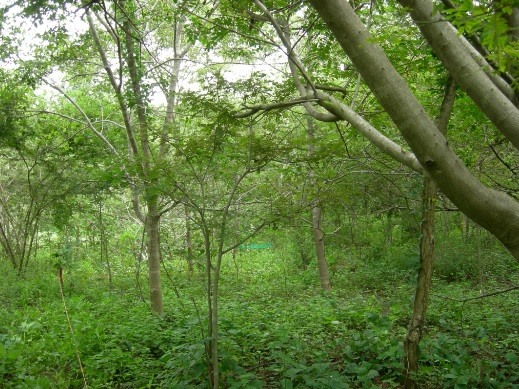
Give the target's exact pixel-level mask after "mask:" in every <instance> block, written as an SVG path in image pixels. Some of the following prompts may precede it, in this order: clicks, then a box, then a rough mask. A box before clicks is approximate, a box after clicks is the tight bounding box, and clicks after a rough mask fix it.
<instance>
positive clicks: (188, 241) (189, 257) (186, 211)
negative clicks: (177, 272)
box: [184, 205, 195, 275]
mask: <svg viewBox="0 0 519 389" xmlns="http://www.w3.org/2000/svg"><path fill="white" fill-rule="evenodd" d="M184 214H185V216H186V248H187V253H186V254H187V269H188V271H189V274H190V275H192V274H193V272H194V270H195V266H194V261H193V240H192V239H191V222H190V220H189V219H190V215H189V208H188V207H187V205H184Z"/></svg>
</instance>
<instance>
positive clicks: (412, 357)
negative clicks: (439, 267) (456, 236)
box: [404, 177, 437, 389]
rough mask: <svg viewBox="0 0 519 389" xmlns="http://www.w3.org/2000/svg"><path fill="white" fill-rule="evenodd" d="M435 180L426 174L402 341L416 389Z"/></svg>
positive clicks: (410, 387) (408, 382)
mask: <svg viewBox="0 0 519 389" xmlns="http://www.w3.org/2000/svg"><path fill="white" fill-rule="evenodd" d="M436 191H437V188H436V184H435V183H434V181H433V180H432V179H431V178H429V177H425V178H424V191H423V199H422V201H423V213H422V216H423V219H422V225H421V228H420V232H421V235H420V270H419V271H418V281H417V286H416V292H415V297H414V304H413V314H412V316H411V320H410V323H409V327H408V329H407V335H406V338H405V341H404V367H405V388H406V389H415V388H417V384H416V382H415V380H414V377H413V375H414V374H415V373H416V372H417V371H418V358H419V349H418V345H419V343H420V340H421V339H422V335H423V331H424V324H425V315H426V313H427V306H428V303H429V290H430V287H431V277H432V270H433V259H434V202H435V199H436Z"/></svg>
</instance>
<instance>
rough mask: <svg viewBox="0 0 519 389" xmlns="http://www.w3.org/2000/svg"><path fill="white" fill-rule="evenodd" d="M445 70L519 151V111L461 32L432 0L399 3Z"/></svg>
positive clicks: (411, 0) (412, 0)
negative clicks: (465, 40) (461, 37)
mask: <svg viewBox="0 0 519 389" xmlns="http://www.w3.org/2000/svg"><path fill="white" fill-rule="evenodd" d="M399 3H400V4H401V5H402V6H403V7H406V8H407V9H409V14H410V15H411V17H412V18H413V20H414V21H415V24H416V25H417V26H418V27H419V28H420V31H421V32H422V34H423V35H424V37H425V39H427V42H429V45H430V46H431V48H432V49H433V50H434V52H435V54H436V55H437V56H438V58H439V59H440V60H441V61H442V63H443V65H444V66H445V68H446V69H447V70H448V71H449V73H450V74H451V75H452V77H453V78H454V81H456V84H457V85H459V86H460V88H461V89H463V91H464V92H466V93H467V95H469V96H470V98H471V99H472V101H474V103H476V105H477V106H478V107H479V109H480V110H481V111H482V112H483V113H484V114H485V115H486V116H487V117H488V118H489V119H490V120H491V121H492V123H494V125H495V126H496V127H497V128H498V129H499V131H501V133H502V134H503V135H504V136H506V138H507V139H508V140H509V141H510V142H511V143H512V144H513V145H514V147H515V148H516V149H518V150H519V110H518V109H517V107H516V106H515V105H514V103H513V102H512V101H510V100H509V99H508V97H506V96H505V95H504V94H503V93H502V92H501V91H500V90H499V88H497V87H496V85H495V84H494V83H493V82H492V81H491V80H490V78H488V76H487V75H486V74H485V71H484V69H482V68H481V67H480V66H479V65H478V64H477V62H476V61H475V60H474V58H473V57H472V56H471V55H470V53H469V52H468V51H467V50H466V49H465V47H464V45H463V43H462V41H461V39H460V37H459V34H458V31H457V30H456V29H455V28H454V26H452V25H451V24H450V23H449V22H448V21H446V20H445V19H444V18H443V17H442V16H441V14H440V12H438V11H435V9H434V7H435V6H434V4H433V3H432V1H430V0H399Z"/></svg>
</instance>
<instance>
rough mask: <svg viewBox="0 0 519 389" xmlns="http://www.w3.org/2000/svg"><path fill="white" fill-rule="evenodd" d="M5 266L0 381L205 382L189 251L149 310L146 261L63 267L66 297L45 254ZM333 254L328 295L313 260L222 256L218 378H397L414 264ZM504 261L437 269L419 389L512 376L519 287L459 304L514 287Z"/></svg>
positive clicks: (197, 280) (329, 382)
mask: <svg viewBox="0 0 519 389" xmlns="http://www.w3.org/2000/svg"><path fill="white" fill-rule="evenodd" d="M2 266H3V267H2V269H1V270H2V272H3V278H4V279H5V281H4V282H3V283H2V284H1V286H0V388H82V387H85V384H86V385H87V387H90V388H159V387H160V388H206V387H207V378H206V377H207V368H206V359H205V358H206V356H205V348H204V347H205V344H206V341H207V339H206V335H205V334H206V326H207V324H206V322H207V321H206V315H207V308H206V295H205V283H204V282H205V281H204V273H203V271H201V270H200V269H197V271H196V272H195V274H193V275H189V274H187V270H186V267H187V266H186V264H185V263H184V262H183V261H180V260H173V261H170V262H166V264H165V270H167V272H166V271H165V272H164V275H163V291H164V306H165V314H164V315H163V316H162V317H156V316H154V315H152V314H151V313H150V308H149V304H148V303H147V286H146V279H145V275H144V274H142V273H145V271H144V269H142V270H141V275H140V276H137V277H136V273H135V268H134V267H133V266H131V267H124V266H122V265H121V266H117V265H113V268H112V272H113V274H112V282H111V285H110V283H109V280H108V277H107V275H106V274H105V273H102V272H101V271H102V269H103V268H102V267H101V266H98V267H97V268H94V267H93V266H92V265H87V264H82V263H80V264H77V265H76V266H73V267H71V268H70V269H66V270H65V282H64V286H65V290H64V292H65V295H64V300H63V299H62V297H61V293H60V286H59V283H58V280H57V277H56V274H55V271H54V270H53V269H52V267H51V266H50V265H44V264H41V263H36V262H35V263H33V264H32V266H31V267H29V269H28V271H27V273H26V274H25V276H24V277H22V278H20V277H18V276H16V275H15V274H14V272H13V271H12V269H9V268H8V267H7V264H3V265H2ZM330 266H331V274H332V283H333V291H332V293H331V294H329V295H325V294H323V293H322V292H321V290H320V288H319V281H318V275H317V270H316V269H315V268H314V266H308V267H307V268H306V269H303V268H301V266H300V264H299V263H297V261H296V260H292V259H286V258H285V257H284V256H282V255H281V256H280V255H279V253H277V252H276V250H270V249H269V250H262V251H257V252H243V253H239V254H238V256H237V258H236V260H235V261H233V260H232V259H231V258H229V259H228V260H227V261H226V262H225V265H224V269H223V273H222V282H221V303H220V322H219V323H220V334H219V345H220V346H219V347H220V365H221V366H220V367H221V381H222V382H221V387H223V388H286V389H289V388H334V389H336V388H398V387H401V381H400V377H401V374H402V368H403V352H402V350H403V347H402V343H403V339H404V336H405V333H406V326H407V322H408V318H409V316H410V313H411V311H410V310H411V302H412V298H413V293H414V281H415V272H416V270H415V269H413V268H412V267H411V268H409V269H406V268H405V267H402V266H395V265H392V264H391V263H389V262H384V261H372V262H370V261H360V260H359V261H354V260H348V261H331V264H330ZM510 266H511V268H509V269H508V270H506V271H505V272H501V275H499V274H497V275H496V274H486V275H484V277H479V278H478V279H477V280H476V281H474V280H463V279H456V280H451V279H446V277H435V278H434V281H433V289H432V296H431V302H430V307H429V313H428V319H427V328H426V331H427V334H426V337H425V339H424V340H423V341H422V344H421V361H420V371H419V374H418V376H417V380H418V382H419V383H420V384H421V387H423V388H454V387H456V388H519V361H518V356H519V327H518V324H517V323H518V319H519V305H518V304H517V295H518V293H519V290H514V291H511V292H509V293H502V294H496V295H494V296H490V297H486V298H481V299H474V300H469V301H465V302H463V300H465V299H467V298H471V297H478V296H481V295H484V294H487V293H491V292H495V291H498V290H503V289H507V288H510V286H512V285H518V284H519V277H518V276H517V273H518V272H517V269H516V267H517V266H516V265H513V264H512V265H510ZM514 266H515V267H514ZM512 268H513V269H512ZM512 270H513V271H515V273H513V272H512ZM510 274H512V275H510ZM514 274H515V275H514ZM447 278H448V277H447ZM137 280H138V282H137ZM64 303H65V304H64ZM65 306H66V310H65ZM80 366H81V368H80Z"/></svg>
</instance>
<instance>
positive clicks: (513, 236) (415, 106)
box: [310, 0, 519, 259]
mask: <svg viewBox="0 0 519 389" xmlns="http://www.w3.org/2000/svg"><path fill="white" fill-rule="evenodd" d="M310 3H311V4H312V5H313V6H314V8H315V9H316V10H317V11H318V13H319V14H320V16H321V17H322V19H323V20H324V21H325V22H326V24H327V25H328V27H329V28H330V30H331V32H332V33H333V34H334V36H335V37H336V39H337V40H338V42H339V44H340V45H341V47H342V49H343V50H344V52H345V53H346V54H347V55H348V56H349V57H350V59H351V61H352V62H353V64H354V65H355V67H356V68H357V70H358V71H359V72H360V73H361V75H362V77H363V79H364V81H365V82H366V84H367V85H368V86H369V88H370V89H371V91H372V92H373V93H374V95H375V96H376V98H377V99H378V101H379V102H380V104H381V105H382V106H383V108H384V109H385V110H386V112H387V113H388V114H389V116H390V117H391V119H392V120H393V122H394V123H395V124H396V126H397V127H398V129H399V130H400V132H401V133H402V135H403V136H404V138H405V140H406V142H407V143H408V144H409V146H410V147H411V149H412V151H413V153H414V154H415V155H416V157H417V158H418V160H419V162H420V164H421V165H422V166H423V167H424V169H425V170H426V171H427V172H428V173H429V174H430V175H431V176H432V178H433V179H434V181H435V182H436V184H437V185H438V187H439V188H440V189H441V191H442V192H443V193H444V194H445V195H446V196H447V197H448V198H449V199H450V200H451V201H452V202H453V203H454V204H455V205H456V206H457V207H458V208H459V209H460V210H461V211H462V212H464V213H465V214H466V215H467V216H469V217H470V218H471V219H472V220H474V221H475V222H477V223H478V224H479V225H481V226H482V227H484V228H485V229H487V230H488V231H490V232H491V233H492V234H493V235H494V236H496V237H497V238H498V239H499V240H500V241H501V242H502V243H503V245H504V246H505V247H506V248H507V249H508V250H509V251H510V253H511V254H512V255H513V256H514V257H515V258H516V259H519V203H518V202H517V201H516V200H514V199H513V198H511V197H510V196H508V195H506V194H504V193H502V192H498V191H496V190H492V189H489V188H487V187H485V186H484V185H483V184H482V183H481V182H480V181H479V180H478V179H477V178H476V177H474V176H473V175H472V174H471V173H470V171H469V170H468V169H467V167H466V166H465V165H464V164H463V162H462V161H461V160H460V159H459V158H458V157H457V156H456V154H455V153H454V152H453V151H452V150H451V149H450V147H449V145H448V143H447V140H446V139H445V137H444V136H443V135H442V134H441V132H440V131H439V130H438V128H437V127H436V124H435V123H434V121H433V120H432V119H431V118H430V117H429V116H428V115H427V113H426V112H425V110H424V108H423V107H422V106H421V104H420V103H419V101H418V100H417V98H416V97H415V96H414V95H413V93H412V92H411V90H410V88H409V87H408V85H407V83H406V82H405V80H404V79H403V78H402V77H401V76H400V74H398V72H397V71H396V70H395V68H394V67H393V65H392V64H391V62H390V61H389V60H388V58H387V56H386V55H385V53H384V51H383V50H382V48H380V46H378V45H377V44H375V43H374V40H373V39H372V38H371V36H370V34H369V33H368V31H367V29H366V28H365V26H364V25H363V24H362V22H361V20H360V19H359V18H358V16H357V15H356V14H355V11H354V10H353V8H352V7H351V6H350V4H349V3H348V2H347V1H345V0H310ZM464 58H470V56H469V55H467V56H465V57H464ZM485 77H486V76H485ZM492 88H494V89H497V88H496V87H495V86H493V84H492ZM507 101H508V100H507ZM508 102H509V101H508ZM509 103H510V102H509Z"/></svg>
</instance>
